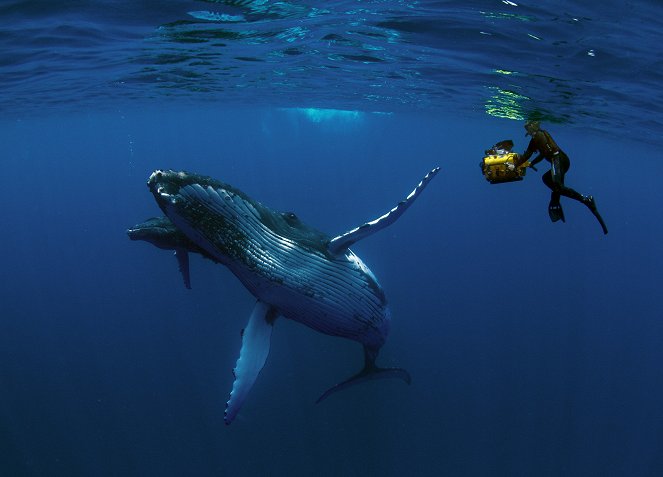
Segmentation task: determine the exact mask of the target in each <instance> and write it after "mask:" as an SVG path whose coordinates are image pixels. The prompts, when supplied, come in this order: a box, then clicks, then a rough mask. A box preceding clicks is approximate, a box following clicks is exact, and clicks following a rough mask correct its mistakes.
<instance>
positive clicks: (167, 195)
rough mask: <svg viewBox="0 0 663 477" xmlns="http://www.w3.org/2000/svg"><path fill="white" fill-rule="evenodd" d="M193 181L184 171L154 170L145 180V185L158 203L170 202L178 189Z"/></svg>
mask: <svg viewBox="0 0 663 477" xmlns="http://www.w3.org/2000/svg"><path fill="white" fill-rule="evenodd" d="M194 182H195V181H194V180H193V177H191V175H190V174H187V173H186V172H176V171H170V170H169V171H162V170H156V171H154V172H153V173H152V174H151V175H150V178H149V179H148V180H147V187H148V188H149V189H150V191H151V192H152V194H153V195H154V197H155V198H156V199H157V201H158V202H159V203H162V201H166V202H170V201H172V200H173V198H174V196H175V195H177V194H178V192H179V191H180V189H181V188H182V187H184V186H186V185H188V184H193V183H194Z"/></svg>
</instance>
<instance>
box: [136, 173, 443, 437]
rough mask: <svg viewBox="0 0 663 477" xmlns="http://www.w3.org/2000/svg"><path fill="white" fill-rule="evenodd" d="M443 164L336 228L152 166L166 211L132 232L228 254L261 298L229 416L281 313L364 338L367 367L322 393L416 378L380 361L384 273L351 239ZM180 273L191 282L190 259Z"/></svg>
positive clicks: (215, 255)
mask: <svg viewBox="0 0 663 477" xmlns="http://www.w3.org/2000/svg"><path fill="white" fill-rule="evenodd" d="M438 171H439V167H436V168H434V169H433V170H431V171H430V172H429V173H428V174H426V175H425V176H424V178H423V179H422V180H421V181H420V182H419V184H418V185H417V186H416V187H415V189H414V190H413V191H412V192H411V193H410V194H409V195H408V196H407V197H406V198H405V199H404V200H402V201H401V202H399V203H398V204H397V205H396V206H395V207H393V208H392V209H391V210H389V211H388V212H386V213H385V214H383V215H382V216H380V217H378V218H377V219H374V220H371V221H369V222H366V223H364V224H363V225H361V226H359V227H356V228H354V229H352V230H350V231H348V232H346V233H343V234H340V235H337V236H334V237H331V236H328V235H326V234H324V233H322V232H320V231H318V230H316V229H314V228H312V227H310V226H308V225H306V224H304V223H303V222H302V221H301V220H300V219H299V218H298V217H297V216H296V215H295V214H294V213H292V212H278V211H275V210H272V209H270V208H268V207H266V206H264V205H262V204H261V203H260V202H258V201H256V200H254V199H252V198H251V197H249V196H248V195H246V194H245V193H243V192H242V191H240V190H239V189H236V188H234V187H233V186H230V185H228V184H225V183H223V182H221V181H218V180H215V179H213V178H211V177H207V176H203V175H198V174H193V173H188V172H183V171H182V172H178V171H172V170H157V171H155V172H153V173H152V175H151V176H150V178H149V180H148V182H147V186H148V188H149V190H150V191H151V192H152V194H153V196H154V198H155V199H156V202H157V204H158V205H159V207H160V208H161V210H162V211H163V213H164V214H165V216H166V217H162V218H156V219H150V220H151V221H154V222H152V223H150V220H148V221H147V222H145V223H143V224H139V225H137V226H135V227H133V228H131V229H129V230H128V231H127V233H128V234H129V236H130V238H132V239H134V240H147V241H148V242H151V243H153V244H154V245H156V246H159V247H160V248H165V249H172V250H176V254H180V255H184V254H186V253H188V252H195V253H200V254H202V255H203V256H205V257H207V258H209V259H211V260H213V261H215V262H218V263H221V264H223V265H225V266H226V267H228V269H230V271H231V272H232V273H233V274H234V275H235V276H236V277H237V278H238V279H239V280H240V281H241V282H242V284H243V285H244V286H245V287H246V288H247V289H248V290H249V292H251V294H253V295H254V296H255V297H256V299H257V303H256V305H255V307H254V309H253V312H252V313H251V315H250V317H249V321H248V324H247V325H246V327H245V328H244V330H243V332H242V344H241V349H240V354H239V358H238V360H237V364H236V366H235V368H234V370H233V374H234V377H235V380H234V382H233V387H232V391H231V393H230V398H229V400H228V402H227V403H226V410H225V414H224V421H225V423H226V424H230V423H231V422H232V421H233V419H234V418H235V417H236V415H237V413H238V412H239V410H240V408H241V406H242V404H243V403H244V401H245V399H246V396H247V395H248V393H249V391H250V389H251V387H252V385H253V383H254V382H255V380H256V378H257V376H258V374H259V373H260V370H261V369H262V367H263V365H264V364H265V361H266V359H267V355H268V354H269V347H270V338H271V332H272V328H273V325H274V322H275V320H276V319H277V317H284V318H286V319H291V320H294V321H297V322H300V323H302V324H304V325H307V326H309V327H311V328H313V329H314V330H316V331H319V332H321V333H325V334H328V335H332V336H339V337H343V338H348V339H351V340H354V341H357V342H359V343H360V344H361V345H362V346H363V348H364V367H363V369H362V370H361V371H360V372H359V373H357V374H355V375H354V376H352V377H350V378H349V379H347V380H345V381H343V382H341V383H339V384H337V385H335V386H333V387H332V388H330V389H328V390H327V391H326V392H325V393H324V394H322V395H321V396H320V398H319V399H318V401H317V402H320V401H322V400H323V399H325V398H327V397H328V396H329V395H330V394H332V393H334V392H337V391H339V390H342V389H345V388H347V387H349V386H352V385H354V384H357V383H360V382H363V381H366V380H369V379H376V378H389V377H391V378H398V379H401V380H403V381H405V382H407V383H408V384H409V383H410V375H409V374H408V372H407V371H406V370H404V369H401V368H382V367H379V366H377V364H376V358H377V355H378V353H379V350H380V348H381V347H382V345H383V344H384V343H385V340H386V338H387V335H388V333H389V322H390V313H389V308H388V307H387V300H386V298H385V294H384V291H383V290H382V288H381V286H380V285H379V283H378V281H377V279H376V278H375V276H374V275H373V273H372V272H371V271H370V269H369V268H368V267H367V266H366V265H365V264H364V262H363V261H362V260H361V259H360V258H359V257H358V256H357V255H356V254H355V253H353V252H352V250H350V248H349V247H350V246H351V245H352V244H354V243H355V242H357V241H358V240H361V239H363V238H365V237H368V236H370V235H372V234H373V233H375V232H377V231H379V230H382V229H383V228H385V227H386V226H388V225H390V224H392V223H393V222H395V221H396V220H397V219H398V218H399V217H400V216H401V215H402V214H403V213H404V212H405V210H406V209H407V208H408V207H409V206H410V205H411V204H412V203H413V202H414V201H415V200H416V199H417V198H418V197H419V195H420V194H421V192H422V191H423V190H424V188H425V187H426V186H427V185H428V183H429V182H430V181H431V180H432V179H433V177H434V176H435V175H436V174H437V173H438ZM155 224H157V227H156V228H155V227H151V225H155ZM187 257H188V255H187ZM187 265H188V258H187ZM180 269H181V270H182V263H181V262H180ZM183 274H184V276H185V284H186V285H187V286H190V282H189V279H188V267H187V271H186V273H185V272H183Z"/></svg>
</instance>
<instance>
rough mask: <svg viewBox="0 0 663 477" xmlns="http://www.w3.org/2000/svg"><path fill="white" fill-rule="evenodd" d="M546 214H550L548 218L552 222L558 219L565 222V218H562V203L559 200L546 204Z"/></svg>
mask: <svg viewBox="0 0 663 477" xmlns="http://www.w3.org/2000/svg"><path fill="white" fill-rule="evenodd" d="M548 215H549V216H550V220H552V221H553V222H557V221H558V220H561V221H562V222H566V219H565V218H564V211H563V210H562V205H561V204H560V203H559V202H558V203H556V204H553V203H551V204H550V205H548Z"/></svg>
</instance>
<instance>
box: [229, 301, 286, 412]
mask: <svg viewBox="0 0 663 477" xmlns="http://www.w3.org/2000/svg"><path fill="white" fill-rule="evenodd" d="M275 319H276V310H275V309H274V308H273V307H271V306H270V305H267V304H266V303H263V302H261V301H258V302H257V303H256V306H255V308H253V312H252V313H251V317H250V318H249V323H248V324H247V325H246V328H244V330H243V331H242V349H241V350H240V352H239V359H238V360H237V365H236V366H235V369H234V370H233V374H234V375H235V382H234V383H233V389H232V391H231V392H230V399H229V400H228V402H227V403H226V412H225V414H224V416H223V420H224V421H225V422H226V424H230V423H231V422H232V421H233V419H235V416H236V415H237V413H238V412H239V410H240V408H241V407H242V404H244V400H245V399H246V395H247V394H248V393H249V391H250V390H251V386H253V383H254V382H255V380H256V378H257V377H258V373H260V370H261V369H262V367H263V366H264V365H265V361H266V360H267V355H268V354H269V342H270V338H271V336H272V328H273V324H274V320H275Z"/></svg>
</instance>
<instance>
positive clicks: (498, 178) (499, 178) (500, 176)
mask: <svg viewBox="0 0 663 477" xmlns="http://www.w3.org/2000/svg"><path fill="white" fill-rule="evenodd" d="M511 149H513V141H512V140H511V139H506V140H504V141H500V142H498V143H497V144H495V145H494V146H493V147H491V148H490V149H488V150H486V152H485V153H486V156H485V157H484V158H483V160H482V161H481V164H480V165H481V171H482V172H483V175H484V177H485V178H486V180H487V181H488V182H490V183H491V184H501V183H502V182H513V181H521V180H523V177H525V172H526V171H527V167H528V166H529V165H530V163H529V161H526V162H523V163H522V164H518V165H517V166H516V163H517V162H519V161H518V158H519V157H520V156H519V155H518V153H516V152H511Z"/></svg>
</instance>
